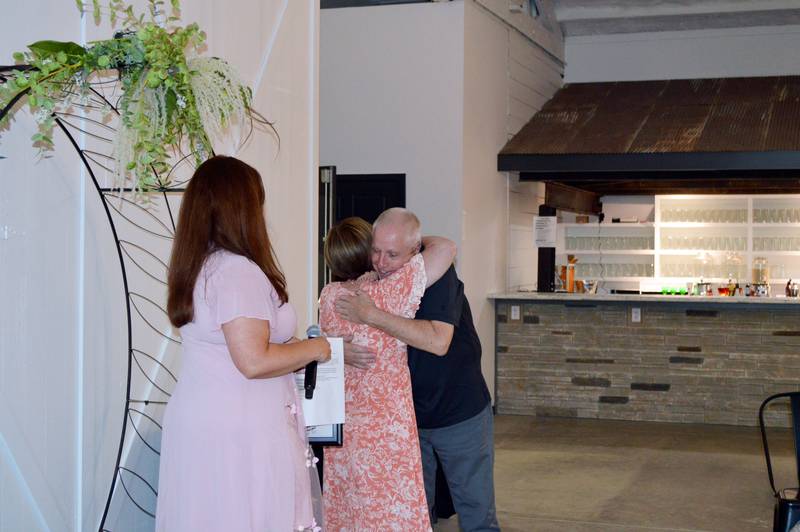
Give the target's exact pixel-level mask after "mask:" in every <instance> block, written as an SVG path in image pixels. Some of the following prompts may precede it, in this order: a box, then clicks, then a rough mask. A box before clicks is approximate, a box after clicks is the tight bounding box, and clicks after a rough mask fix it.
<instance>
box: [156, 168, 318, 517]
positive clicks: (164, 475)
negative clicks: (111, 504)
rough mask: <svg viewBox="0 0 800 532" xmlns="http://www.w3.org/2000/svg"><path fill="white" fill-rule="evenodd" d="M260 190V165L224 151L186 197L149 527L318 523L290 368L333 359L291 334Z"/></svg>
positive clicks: (171, 292)
mask: <svg viewBox="0 0 800 532" xmlns="http://www.w3.org/2000/svg"><path fill="white" fill-rule="evenodd" d="M264 200H265V194H264V186H263V183H262V181H261V176H260V175H259V174H258V172H257V171H256V170H255V169H254V168H252V167H251V166H249V165H247V164H245V163H244V162H242V161H240V160H238V159H235V158H233V157H222V156H217V157H212V158H211V159H209V160H207V161H205V162H204V163H203V164H201V165H200V166H199V167H198V168H197V170H196V171H195V173H194V176H193V177H192V179H191V181H190V182H189V185H188V187H187V188H186V192H185V193H184V196H183V202H182V204H181V209H180V215H179V218H178V227H177V232H176V234H175V242H174V244H173V248H172V257H171V259H170V266H169V276H168V300H167V312H168V314H169V319H170V321H171V322H172V324H173V326H175V327H177V328H179V329H180V332H181V336H182V339H183V360H182V367H181V373H180V378H179V380H178V384H177V386H176V387H175V390H174V392H173V394H172V397H171V398H170V401H169V404H168V405H167V409H166V412H165V415H164V431H163V436H162V440H161V466H160V471H159V484H158V488H159V489H158V508H157V511H156V530H157V531H163V532H183V531H185V532H189V531H191V532H197V531H206V530H207V531H217V530H236V531H253V532H255V531H259V532H261V531H264V530H308V531H311V530H319V525H320V524H321V517H320V513H319V510H320V509H319V508H315V507H314V506H315V505H314V502H315V501H314V496H312V492H313V488H314V485H313V483H314V482H317V483H318V480H317V473H316V469H315V468H314V466H313V459H312V455H311V452H310V450H309V447H308V443H307V439H306V436H305V423H304V421H303V414H302V408H301V405H300V400H299V398H298V396H297V392H296V389H295V384H294V378H293V376H292V372H294V371H295V370H298V369H300V368H302V367H304V366H305V365H306V364H308V363H309V362H311V361H313V360H317V361H320V362H325V361H327V360H329V359H330V347H329V345H328V342H327V340H325V339H324V338H316V339H312V340H303V341H299V340H297V339H295V338H294V337H293V334H294V331H295V328H296V324H297V318H296V316H295V313H294V310H293V308H292V307H291V305H290V304H289V295H288V293H287V291H286V280H285V278H284V276H283V273H282V272H281V270H280V268H279V266H278V262H277V260H276V259H275V256H274V252H273V250H272V246H271V244H270V240H269V236H268V234H267V228H266V222H265V220H264ZM316 489H317V490H318V486H316ZM316 496H317V497H318V492H317V494H316ZM316 502H318V498H317V501H316Z"/></svg>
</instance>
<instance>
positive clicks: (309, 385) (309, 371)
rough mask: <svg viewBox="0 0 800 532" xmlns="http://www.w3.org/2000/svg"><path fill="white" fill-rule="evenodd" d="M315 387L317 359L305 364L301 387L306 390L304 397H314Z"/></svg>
mask: <svg viewBox="0 0 800 532" xmlns="http://www.w3.org/2000/svg"><path fill="white" fill-rule="evenodd" d="M316 387H317V361H316V360H314V361H312V362H309V363H308V364H306V373H305V377H304V378H303V388H304V389H305V391H306V399H312V398H313V397H314V388H316Z"/></svg>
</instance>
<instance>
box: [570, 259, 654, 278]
mask: <svg viewBox="0 0 800 532" xmlns="http://www.w3.org/2000/svg"><path fill="white" fill-rule="evenodd" d="M653 274H654V267H653V264H652V263H648V262H638V263H616V262H612V263H602V262H583V263H581V262H578V263H576V264H575V276H576V278H578V279H605V280H612V279H615V280H618V279H623V278H624V279H635V280H641V279H642V278H646V277H652V276H653Z"/></svg>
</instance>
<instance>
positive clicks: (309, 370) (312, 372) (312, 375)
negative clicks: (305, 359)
mask: <svg viewBox="0 0 800 532" xmlns="http://www.w3.org/2000/svg"><path fill="white" fill-rule="evenodd" d="M306 336H307V337H308V338H318V337H320V336H322V331H321V330H320V328H319V325H311V326H310V327H309V328H308V329H306ZM316 387H317V361H316V360H313V361H311V362H309V363H308V364H306V372H305V377H304V378H303V389H305V394H306V399H312V398H313V397H314V388H316Z"/></svg>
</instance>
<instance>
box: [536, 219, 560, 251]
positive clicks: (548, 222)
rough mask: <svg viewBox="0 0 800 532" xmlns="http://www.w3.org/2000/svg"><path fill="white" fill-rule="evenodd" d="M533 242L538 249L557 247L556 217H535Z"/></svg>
mask: <svg viewBox="0 0 800 532" xmlns="http://www.w3.org/2000/svg"><path fill="white" fill-rule="evenodd" d="M533 242H534V245H535V246H536V247H537V248H554V247H556V217H555V216H534V217H533Z"/></svg>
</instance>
